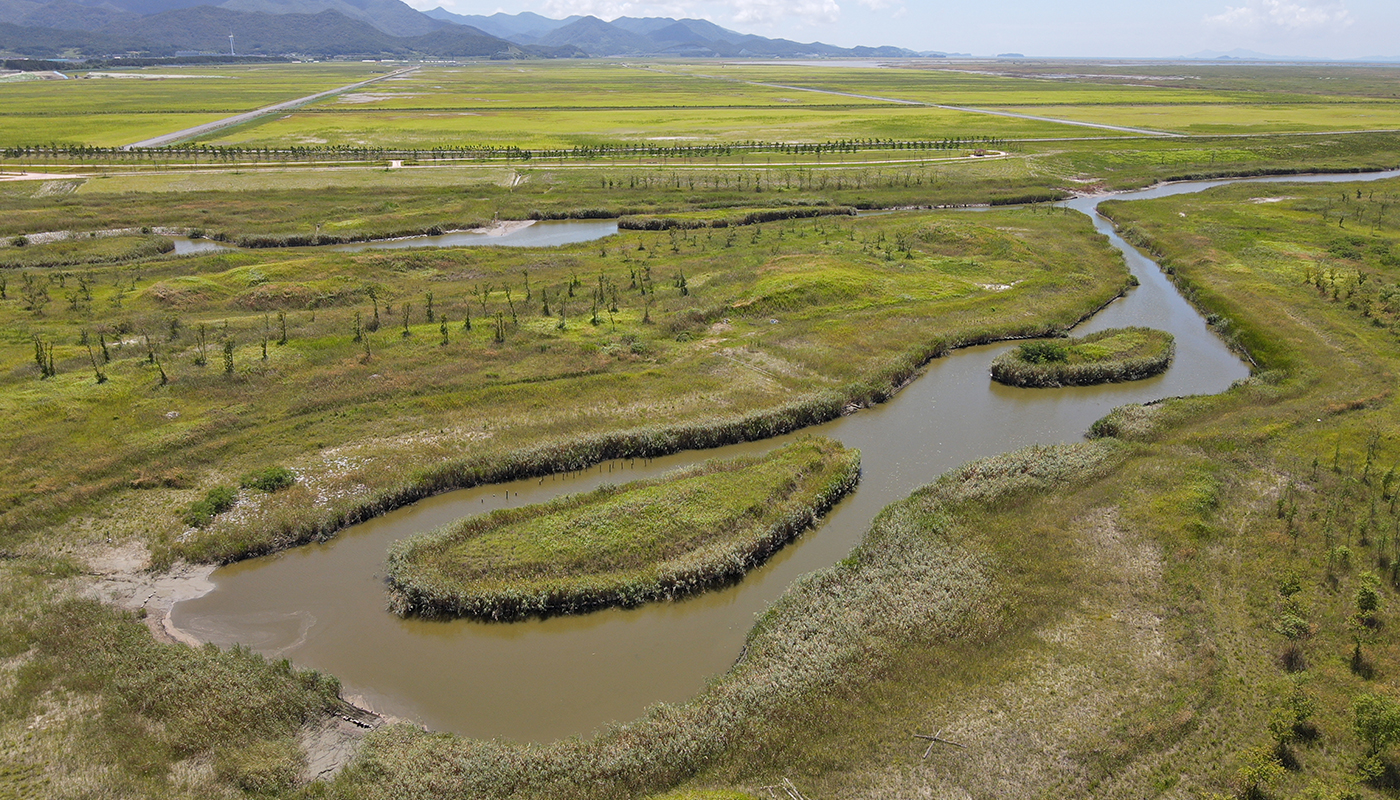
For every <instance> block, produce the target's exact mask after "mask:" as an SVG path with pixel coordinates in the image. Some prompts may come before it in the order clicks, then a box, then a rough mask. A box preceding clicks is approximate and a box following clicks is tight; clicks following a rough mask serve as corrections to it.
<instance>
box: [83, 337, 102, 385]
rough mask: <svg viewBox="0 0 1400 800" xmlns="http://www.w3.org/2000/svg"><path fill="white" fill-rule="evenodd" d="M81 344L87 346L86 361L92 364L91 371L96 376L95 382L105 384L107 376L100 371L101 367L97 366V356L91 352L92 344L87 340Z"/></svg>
mask: <svg viewBox="0 0 1400 800" xmlns="http://www.w3.org/2000/svg"><path fill="white" fill-rule="evenodd" d="M83 343H84V344H86V345H87V353H88V361H91V362H92V371H93V372H94V373H95V374H96V375H97V382H98V383H106V382H107V374H106V373H104V372H103V371H102V369H101V367H99V366H97V354H96V353H94V352H93V351H92V342H91V341H90V340H89V341H85V342H83Z"/></svg>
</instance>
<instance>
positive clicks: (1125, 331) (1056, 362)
mask: <svg viewBox="0 0 1400 800" xmlns="http://www.w3.org/2000/svg"><path fill="white" fill-rule="evenodd" d="M1175 352H1176V342H1175V339H1174V337H1173V336H1172V335H1171V334H1170V333H1166V332H1164V331H1158V330H1153V329H1152V328H1136V327H1135V328H1110V329H1108V330H1103V331H1099V332H1097V333H1091V334H1088V335H1087V336H1079V337H1076V338H1074V339H1068V340H1056V339H1047V340H1042V341H1036V342H1027V343H1025V344H1023V345H1021V346H1019V347H1017V348H1016V349H1014V350H1009V351H1007V352H1005V353H1002V354H1001V355H1000V356H997V357H996V359H994V360H993V361H992V380H994V381H997V382H999V383H1004V384H1007V385H1008V386H1089V385H1092V384H1096V383H1116V382H1119V381H1137V380H1142V379H1143V378H1150V377H1152V376H1153V375H1158V374H1161V373H1163V372H1165V371H1166V369H1167V367H1169V366H1171V363H1172V355H1173V354H1174V353H1175Z"/></svg>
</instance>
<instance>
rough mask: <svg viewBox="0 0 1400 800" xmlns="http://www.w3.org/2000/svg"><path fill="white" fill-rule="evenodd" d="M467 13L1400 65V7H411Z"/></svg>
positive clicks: (971, 45) (852, 40)
mask: <svg viewBox="0 0 1400 800" xmlns="http://www.w3.org/2000/svg"><path fill="white" fill-rule="evenodd" d="M408 2H409V3H410V5H413V6H415V7H417V8H421V9H425V10H426V9H429V8H432V7H434V6H437V5H439V4H441V5H442V6H443V7H445V8H446V9H447V10H449V11H455V12H457V13H459V14H492V13H495V12H497V11H504V12H506V13H516V12H519V11H534V12H535V13H537V14H543V15H545V16H548V17H554V18H562V17H565V16H568V15H570V14H593V15H594V16H598V17H601V18H603V19H613V18H615V17H619V16H624V15H625V16H633V17H677V18H679V17H698V18H701V19H708V20H711V21H713V22H716V23H718V24H720V25H723V26H724V27H726V28H732V29H734V30H738V31H742V32H745V33H757V34H760V35H762V36H774V37H777V36H781V37H784V38H788V39H796V40H799V41H804V42H805V41H814V40H815V41H823V42H827V43H829V44H836V45H842V46H846V47H849V46H852V45H857V44H865V45H882V44H890V45H898V46H902V47H908V48H911V49H914V50H945V51H950V52H967V53H973V54H975V55H994V54H997V53H1006V52H1017V53H1024V54H1026V55H1032V56H1111V57H1167V56H1176V55H1187V54H1190V53H1195V52H1198V51H1202V50H1221V51H1228V50H1233V49H1235V48H1243V49H1247V50H1254V51H1258V52H1263V53H1270V54H1274V55H1296V56H1312V57H1320V58H1358V57H1364V56H1400V2H1396V0H1174V1H1169V2H1160V1H1154V2H1143V1H1142V0H1076V2H1033V0H981V2H950V1H949V0H939V2H926V1H923V2H921V1H920V0H516V2H514V3H513V4H509V5H502V3H501V0H408Z"/></svg>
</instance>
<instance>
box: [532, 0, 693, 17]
mask: <svg viewBox="0 0 1400 800" xmlns="http://www.w3.org/2000/svg"><path fill="white" fill-rule="evenodd" d="M543 13H544V15H545V16H546V17H553V18H555V19H563V18H564V17H569V16H573V15H574V14H578V15H580V16H589V15H591V16H595V17H599V18H600V19H616V18H618V17H678V18H679V17H693V16H697V4H696V3H687V2H649V1H648V0H640V1H639V2H632V0H545V3H544V8H543Z"/></svg>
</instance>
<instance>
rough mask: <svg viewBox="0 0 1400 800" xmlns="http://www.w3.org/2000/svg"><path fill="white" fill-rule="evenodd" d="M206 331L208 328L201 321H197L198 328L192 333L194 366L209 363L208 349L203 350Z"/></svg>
mask: <svg viewBox="0 0 1400 800" xmlns="http://www.w3.org/2000/svg"><path fill="white" fill-rule="evenodd" d="M207 333H208V328H206V327H205V325H204V323H203V322H201V323H199V330H197V331H196V332H195V335H194V341H195V354H194V365H195V366H196V367H202V366H204V365H206V364H208V363H209V358H208V351H207V350H205V336H206V334H207Z"/></svg>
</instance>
